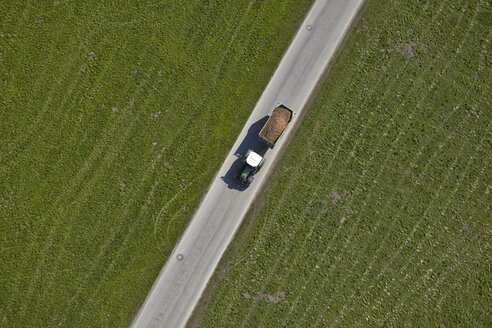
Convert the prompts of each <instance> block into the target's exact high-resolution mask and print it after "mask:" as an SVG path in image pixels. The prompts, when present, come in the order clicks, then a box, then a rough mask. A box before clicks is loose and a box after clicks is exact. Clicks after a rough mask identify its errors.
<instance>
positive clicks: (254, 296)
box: [189, 0, 492, 327]
mask: <svg viewBox="0 0 492 328" xmlns="http://www.w3.org/2000/svg"><path fill="white" fill-rule="evenodd" d="M491 17H492V8H491V4H490V2H489V1H480V0H474V1H455V0H447V1H446V0H443V1H417V0H412V1H400V0H381V1H376V0H368V1H367V3H366V5H365V7H364V10H363V12H362V13H361V16H360V19H359V20H358V22H357V24H356V25H355V26H354V29H353V31H352V33H351V34H350V36H349V38H348V39H347V42H346V44H345V45H344V47H343V48H342V49H341V50H340V52H339V54H338V56H337V59H336V60H335V62H334V63H333V66H332V69H331V72H330V74H329V75H328V77H327V80H326V81H325V83H324V85H323V87H322V88H321V90H320V92H319V94H318V96H317V98H316V100H315V102H314V104H313V105H312V107H311V108H310V109H309V112H308V113H307V114H306V117H305V119H304V121H303V123H302V124H301V126H300V128H299V130H298V132H297V134H296V136H295V138H294V139H293V140H292V142H291V144H290V145H289V147H288V148H287V150H286V154H285V156H284V158H283V160H282V161H281V162H280V163H279V164H278V166H277V168H276V170H275V172H274V174H273V175H272V177H271V179H270V180H271V182H270V185H269V186H268V188H267V189H266V190H265V191H264V192H263V193H262V195H260V196H259V197H258V201H256V203H254V204H253V206H252V209H251V210H250V212H249V214H248V216H247V217H246V219H245V222H244V223H243V225H242V227H241V228H240V231H239V232H238V234H237V237H236V239H235V241H234V242H233V243H232V244H231V246H230V247H229V249H228V250H227V252H226V255H225V257H224V258H223V259H222V261H221V263H220V265H219V267H218V269H217V270H216V273H215V274H214V276H213V278H212V280H211V283H210V284H209V287H208V288H207V290H206V292H205V296H204V297H203V298H202V299H201V301H200V303H199V306H198V307H197V310H196V311H195V313H194V315H193V317H192V320H191V322H190V324H189V326H193V327H195V326H196V327H197V326H200V327H232V326H234V327H374V326H384V327H488V326H490V320H491V317H490V308H491V307H492V300H491V295H492V288H491V287H492V280H491V277H492V272H491V263H492V255H491V254H492V252H491V244H490V241H491V238H492V230H491V217H492V216H491V204H492V198H491V195H490V192H491V190H490V189H491V181H492V167H491V165H490V158H491V155H492V153H491V149H492V148H491V146H492V130H491V122H492V111H491V108H492V107H491V103H490V100H491V97H490V95H491V94H492V90H491V85H492V83H491V82H492V79H491V73H492V69H491V68H492V65H491V64H492V62H491V56H490V50H491V47H490V38H491V34H492V33H491V32H492V25H491V23H492V19H491Z"/></svg>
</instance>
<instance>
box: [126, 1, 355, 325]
mask: <svg viewBox="0 0 492 328" xmlns="http://www.w3.org/2000/svg"><path fill="white" fill-rule="evenodd" d="M362 3H363V0H317V1H316V2H315V3H314V5H313V6H312V8H311V10H310V11H309V13H308V15H307V16H306V19H305V20H304V22H303V24H302V25H301V27H300V29H299V31H298V32H297V35H296V36H295V38H294V40H293V41H292V43H291V45H290V46H289V49H288V50H287V52H286V53H285V55H284V57H283V58H282V60H281V62H280V64H279V66H278V68H277V70H276V71H275V74H274V75H273V77H272V78H271V80H270V82H269V83H268V85H267V87H266V89H265V91H264V92H263V94H262V96H261V98H260V99H259V101H258V103H257V104H256V107H255V108H254V110H253V112H252V113H251V116H250V117H249V119H248V121H247V122H246V125H245V126H244V128H243V130H242V131H241V133H240V134H239V137H238V139H237V140H236V143H235V144H234V146H233V148H232V149H231V151H230V152H229V154H228V155H227V157H226V159H225V161H224V164H223V165H222V167H221V168H220V170H219V172H218V174H217V175H216V177H215V178H214V181H213V182H212V184H211V186H210V189H209V191H208V193H207V194H206V196H205V198H204V199H203V201H202V203H201V205H200V207H199V208H198V210H197V212H196V213H195V216H194V217H193V219H192V221H191V222H190V224H189V226H188V228H187V229H186V231H185V233H184V234H183V236H182V238H181V240H180V242H179V243H178V245H177V246H176V247H175V249H174V251H173V253H172V254H171V256H170V258H169V260H168V261H167V263H166V265H165V266H164V268H163V269H162V270H161V273H160V274H159V277H158V278H157V280H156V281H155V283H154V286H153V287H152V289H151V291H150V293H149V295H148V296H147V299H146V300H145V303H144V304H143V306H142V308H141V309H140V311H139V312H138V313H137V315H136V316H135V318H134V320H133V322H132V324H131V327H134V328H150V327H166V328H175V327H183V326H185V324H186V321H187V320H188V318H189V317H190V315H191V313H192V311H193V308H194V306H195V305H196V303H197V301H198V299H199V298H200V295H201V294H202V292H203V290H204V289H205V287H206V285H207V282H208V280H209V279H210V277H211V276H212V274H213V272H214V269H215V267H216V265H217V264H218V262H219V260H220V258H221V256H222V254H223V253H224V251H225V250H226V248H227V246H228V244H229V243H230V241H231V240H232V238H233V236H234V233H235V232H236V230H237V229H238V227H239V225H240V224H241V221H242V219H243V217H244V215H245V214H246V212H247V210H248V208H249V206H250V204H251V202H252V200H253V198H254V196H255V195H256V193H257V191H258V190H259V188H260V187H261V186H262V184H263V183H264V180H265V177H266V176H267V175H268V172H269V171H270V170H271V169H272V168H273V166H272V164H273V163H274V160H275V158H276V157H277V156H278V155H279V150H280V149H281V148H282V146H283V144H284V143H285V141H286V140H287V139H288V138H287V137H286V136H287V135H289V134H291V133H293V132H294V131H293V129H292V127H293V125H294V124H291V125H289V127H288V128H287V130H286V131H285V134H284V136H283V137H282V138H281V139H280V140H279V141H278V142H277V145H276V146H275V148H274V149H270V150H268V151H267V150H266V149H265V148H264V147H263V146H262V145H261V144H260V143H259V142H258V141H257V136H258V132H259V131H260V129H261V127H262V126H263V124H264V123H265V122H266V118H267V115H270V114H271V112H272V111H273V109H274V108H275V107H276V105H277V104H278V103H282V104H284V105H286V106H287V107H289V108H290V109H292V110H294V111H295V112H297V115H296V116H295V117H294V121H295V120H296V119H299V118H300V117H302V116H301V115H299V114H300V113H301V112H302V111H303V110H304V108H305V106H306V104H307V102H308V101H309V99H310V97H311V95H312V94H313V92H314V90H315V88H316V86H317V84H318V82H319V81H320V79H321V78H322V75H323V73H324V71H325V69H326V68H327V65H328V63H329V61H330V59H331V58H332V57H333V55H334V53H335V51H336V49H337V47H338V46H339V45H340V43H341V41H342V40H343V37H344V35H345V33H346V31H347V30H348V28H349V26H350V24H351V22H352V20H353V18H354V17H355V15H356V13H357V11H358V9H359V8H360V6H361V5H362ZM294 123H299V122H294ZM249 148H252V149H253V150H255V151H256V152H258V153H260V154H262V155H263V154H264V156H265V158H266V163H265V165H264V166H263V168H262V169H261V171H260V172H259V173H258V174H256V175H255V181H254V182H253V183H252V184H251V186H249V188H247V189H244V188H241V185H240V184H239V183H237V182H236V180H235V175H236V174H237V172H238V170H239V166H240V159H239V158H238V157H237V156H236V154H245V153H246V151H247V150H248V149H249Z"/></svg>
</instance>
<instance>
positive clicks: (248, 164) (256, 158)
mask: <svg viewBox="0 0 492 328" xmlns="http://www.w3.org/2000/svg"><path fill="white" fill-rule="evenodd" d="M264 163H265V158H263V157H262V156H261V155H259V154H257V153H255V152H254V151H252V150H251V149H250V150H248V152H247V153H246V155H245V156H244V157H243V165H242V166H241V172H240V173H239V176H238V180H239V182H241V183H242V184H246V183H248V184H249V183H251V182H253V180H254V177H253V175H255V174H256V173H257V172H258V171H259V170H260V169H261V167H262V166H263V164H264Z"/></svg>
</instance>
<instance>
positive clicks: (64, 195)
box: [7, 124, 116, 312]
mask: <svg viewBox="0 0 492 328" xmlns="http://www.w3.org/2000/svg"><path fill="white" fill-rule="evenodd" d="M115 128H116V124H115V125H114V126H112V127H110V129H108V130H109V132H106V133H105V134H104V136H103V140H102V141H101V142H100V143H99V144H98V145H96V146H95V147H94V149H93V151H92V153H91V154H90V156H89V159H88V160H86V161H85V162H84V165H83V166H82V168H81V169H80V170H79V172H78V173H77V174H76V176H75V177H74V179H72V181H71V182H70V183H69V187H68V190H67V187H64V188H63V191H61V192H60V193H59V194H58V196H57V198H56V200H55V202H54V203H53V205H52V206H51V210H48V213H51V212H52V211H53V209H57V208H58V205H59V204H60V202H61V201H62V200H65V199H67V198H69V196H70V195H71V194H72V193H73V192H74V188H76V187H77V186H78V184H79V183H80V181H81V180H82V178H83V176H84V175H85V173H86V172H87V170H88V169H89V168H90V166H91V165H92V163H93V162H94V160H95V159H96V158H97V156H99V155H100V153H101V151H102V149H103V148H104V146H105V145H106V137H108V136H110V135H112V134H113V132H114V129H115ZM48 219H49V215H46V216H44V220H43V222H42V225H45V223H46V221H47V220H48ZM33 244H37V241H36V240H33V241H32V243H31V244H30V246H29V247H28V249H32V248H33ZM35 248H38V247H35ZM36 275H37V273H35V276H36ZM18 279H20V277H18ZM18 279H17V280H18ZM19 284H20V283H14V285H15V286H17V288H16V289H15V290H16V291H18V290H19V288H20V286H19ZM17 294H18V293H17V292H14V293H12V296H15V295H17ZM24 299H25V297H24ZM10 300H11V301H10V302H9V304H8V305H7V312H9V311H10V308H11V305H12V304H11V303H12V300H13V299H12V298H11V299H10Z"/></svg>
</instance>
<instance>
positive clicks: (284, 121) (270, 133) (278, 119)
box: [258, 104, 295, 148]
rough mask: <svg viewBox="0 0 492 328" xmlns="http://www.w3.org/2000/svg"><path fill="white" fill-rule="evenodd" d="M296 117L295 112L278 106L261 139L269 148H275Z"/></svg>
mask: <svg viewBox="0 0 492 328" xmlns="http://www.w3.org/2000/svg"><path fill="white" fill-rule="evenodd" d="M294 115H295V113H294V111H292V110H290V109H289V108H287V107H286V106H284V105H282V104H280V105H278V106H277V108H275V109H274V110H273V113H272V115H271V116H270V117H269V118H268V121H267V122H266V123H265V125H264V126H263V128H262V129H261V131H260V133H259V135H258V137H259V139H260V140H261V141H262V142H263V143H265V144H266V145H267V146H268V147H270V148H273V147H275V144H276V143H277V141H278V140H279V139H280V137H281V136H282V134H283V133H284V131H285V129H286V128H287V126H288V125H289V123H290V122H291V121H292V118H293V117H294Z"/></svg>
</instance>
